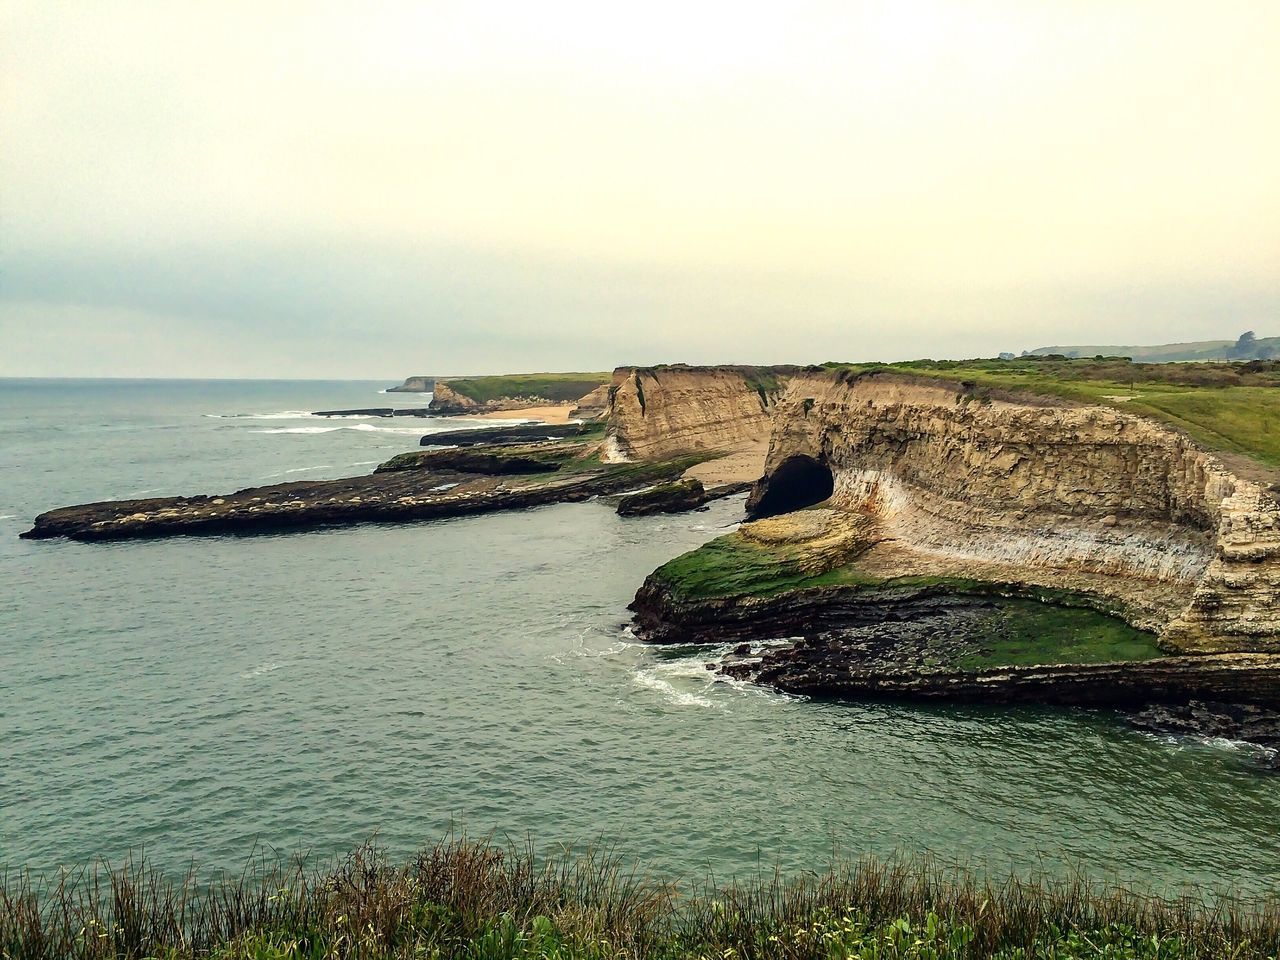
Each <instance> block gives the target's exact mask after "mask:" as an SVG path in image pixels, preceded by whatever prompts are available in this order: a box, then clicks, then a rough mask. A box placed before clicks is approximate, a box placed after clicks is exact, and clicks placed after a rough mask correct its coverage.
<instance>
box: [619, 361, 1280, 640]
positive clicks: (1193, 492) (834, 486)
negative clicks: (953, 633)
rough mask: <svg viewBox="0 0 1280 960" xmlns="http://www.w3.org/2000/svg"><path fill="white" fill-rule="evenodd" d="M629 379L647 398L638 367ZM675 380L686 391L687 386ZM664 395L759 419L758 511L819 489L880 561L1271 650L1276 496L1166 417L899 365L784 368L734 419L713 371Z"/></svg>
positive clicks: (1277, 549) (695, 408)
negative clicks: (1097, 599) (762, 447)
mask: <svg viewBox="0 0 1280 960" xmlns="http://www.w3.org/2000/svg"><path fill="white" fill-rule="evenodd" d="M637 382H638V384H639V385H640V386H641V387H643V389H644V391H645V395H646V398H647V397H648V396H649V393H650V389H651V388H650V381H649V380H648V379H645V378H640V379H639V380H638V381H637ZM623 386H625V383H624V385H623ZM679 388H680V393H681V395H682V398H683V399H684V401H685V402H688V398H689V397H690V396H691V395H692V394H693V393H695V392H696V391H695V387H694V385H693V384H692V383H689V382H687V381H682V382H680V384H679ZM635 389H637V390H638V389H639V388H635ZM618 392H619V394H621V393H622V388H621V387H620V388H619V391H618ZM654 393H655V394H657V393H658V391H657V390H654ZM674 399H675V398H674V396H673V397H672V399H671V400H668V399H664V401H663V402H662V407H661V409H662V410H663V414H662V416H663V422H664V423H672V424H674V429H675V430H676V431H677V432H681V433H682V436H683V437H685V438H690V439H691V438H692V437H693V436H694V435H696V434H697V433H698V426H697V425H698V423H699V422H701V420H702V419H703V417H702V416H700V414H702V412H703V411H704V410H715V411H718V412H719V413H720V415H719V416H717V417H716V418H715V419H714V422H713V425H712V427H711V428H705V427H704V428H702V432H701V436H703V437H707V436H716V437H720V436H724V437H734V436H738V435H740V434H745V433H749V432H755V431H759V430H760V429H762V428H763V424H764V423H769V422H771V424H772V436H771V442H770V448H769V455H768V459H767V462H766V475H765V478H764V479H763V480H762V481H761V482H760V483H759V484H758V485H757V487H756V489H755V490H754V491H753V494H752V498H751V501H750V503H749V508H750V509H752V510H754V511H755V512H757V513H758V514H761V515H764V514H768V513H770V512H777V511H778V510H781V509H790V508H793V507H795V506H800V505H802V504H803V501H804V500H806V499H808V500H809V501H813V500H816V499H822V498H823V497H825V496H827V495H828V494H829V495H830V503H831V505H832V506H835V507H837V508H838V509H842V510H846V511H854V512H858V513H861V514H865V515H867V516H869V517H871V518H872V519H873V520H874V522H875V524H876V525H877V527H878V534H877V537H876V539H877V540H879V541H881V544H880V545H878V546H877V547H875V548H874V549H873V550H872V551H871V553H870V554H869V555H868V559H869V560H870V561H871V562H876V561H877V560H879V561H880V562H881V563H882V564H883V565H884V566H885V567H886V568H887V569H896V570H898V571H899V572H901V571H902V570H913V569H914V570H922V569H923V570H928V571H929V572H940V573H947V574H963V575H967V576H978V577H982V578H984V579H993V580H1001V579H1003V580H1017V581H1024V582H1031V583H1044V584H1049V585H1066V586H1069V587H1071V588H1072V589H1077V590H1081V591H1084V592H1093V593H1096V594H1098V595H1102V596H1108V597H1111V598H1114V599H1118V600H1120V601H1123V602H1124V603H1125V604H1127V606H1128V609H1129V610H1130V612H1131V616H1132V618H1133V619H1134V620H1135V622H1140V623H1141V624H1142V625H1143V626H1145V627H1147V628H1149V629H1154V630H1156V631H1157V632H1158V633H1159V634H1160V638H1161V643H1162V645H1163V646H1165V647H1166V648H1168V649H1171V650H1176V651H1188V652H1191V651H1194V652H1223V651H1272V652H1274V651H1280V601H1278V599H1277V598H1278V597H1280V507H1278V506H1277V503H1276V501H1275V499H1274V498H1273V497H1272V496H1271V495H1270V494H1269V493H1268V492H1266V491H1264V490H1263V489H1262V488H1261V487H1260V486H1259V485H1258V484H1256V483H1254V482H1252V481H1248V480H1244V479H1241V478H1240V477H1238V476H1236V475H1234V474H1233V473H1232V472H1230V471H1229V470H1227V469H1226V468H1225V467H1224V466H1223V464H1222V463H1221V462H1220V461H1219V460H1218V459H1217V458H1215V457H1214V456H1212V455H1211V454H1208V453H1206V452H1205V451H1203V450H1201V449H1199V448H1198V447H1197V446H1196V445H1195V444H1193V443H1192V442H1191V441H1190V440H1189V439H1188V438H1186V437H1185V436H1183V435H1182V434H1180V433H1178V432H1176V431H1174V430H1172V429H1170V428H1168V427H1164V426H1162V425H1159V424H1156V423H1153V422H1151V421H1148V420H1146V419H1143V418H1141V417H1138V416H1134V415H1132V414H1128V413H1124V412H1119V411H1116V410H1113V409H1110V408H1104V407H1095V406H1068V405H1063V404H1056V403H1053V402H1049V401H1040V400H1035V399H1019V398H1012V397H1009V398H1004V399H990V398H979V397H975V396H973V395H972V394H970V393H969V392H967V391H966V390H965V389H964V388H963V387H961V386H959V385H957V384H954V383H952V384H946V383H932V382H926V381H922V380H918V379H915V378H906V377H898V376H894V375H863V376H860V377H858V376H848V375H840V374H838V373H825V372H824V373H814V372H811V373H806V374H801V375H797V376H794V377H792V378H791V379H790V380H789V382H788V385H787V389H786V391H785V393H783V394H780V395H779V396H778V397H777V398H775V399H773V400H772V401H771V402H770V403H768V404H760V411H759V412H758V413H756V412H755V411H751V415H749V416H744V417H743V423H742V424H740V425H739V426H736V427H735V426H733V425H732V424H731V423H730V422H729V421H730V420H731V419H732V416H733V414H734V412H735V411H736V410H737V409H738V407H739V406H740V405H742V400H741V398H740V397H739V396H738V395H737V394H734V393H733V391H730V390H728V389H727V388H726V387H725V386H724V385H722V384H720V383H718V382H717V383H716V385H715V386H714V387H709V388H708V389H707V390H705V391H704V392H703V393H702V394H701V398H700V400H699V401H698V402H697V403H695V404H692V405H691V409H690V411H689V415H688V416H687V417H683V418H681V417H678V416H676V415H675V414H674V412H673V411H671V410H668V405H669V404H670V403H671V402H672V400H674ZM734 400H736V403H735V402H734ZM631 406H633V404H632V403H631V401H628V406H627V407H622V408H621V413H622V415H623V418H624V419H623V423H622V424H621V429H620V430H619V433H620V434H622V435H623V436H625V437H626V438H627V440H628V442H630V443H632V444H633V445H632V446H631V448H630V449H631V450H632V451H635V450H637V449H638V450H639V451H641V452H643V451H644V450H646V449H648V446H647V444H646V441H648V438H649V436H650V434H649V432H648V431H647V430H640V429H637V427H636V426H635V425H634V424H633V422H632V421H634V420H635V413H634V411H633V410H631V409H630V407H631ZM615 409H619V405H615ZM641 419H642V420H643V418H641ZM637 437H638V438H640V440H641V442H640V443H639V444H636V443H635V442H634V439H633V438H637ZM654 445H655V446H659V448H660V444H654Z"/></svg>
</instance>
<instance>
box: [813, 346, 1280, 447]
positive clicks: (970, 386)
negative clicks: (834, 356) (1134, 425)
mask: <svg viewBox="0 0 1280 960" xmlns="http://www.w3.org/2000/svg"><path fill="white" fill-rule="evenodd" d="M826 367H827V368H828V369H833V370H838V371H841V372H842V373H843V374H844V375H845V376H846V377H849V376H855V375H858V374H862V373H874V372H894V373H901V374H906V375H909V376H921V377H930V378H936V379H943V380H953V381H957V382H960V383H961V384H963V385H964V389H965V391H966V392H967V393H968V394H969V395H970V396H971V397H972V398H973V399H974V400H975V401H977V402H982V401H984V400H986V399H989V398H990V397H991V396H992V395H993V391H1005V392H1009V393H1015V394H1016V393H1028V394H1040V395H1043V396H1049V397H1055V398H1061V399H1066V400H1075V401H1080V402H1083V403H1096V404H1102V405H1104V406H1111V407H1114V408H1116V409H1119V410H1127V411H1129V412H1131V413H1136V414H1141V415H1144V416H1147V417H1150V418H1152V419H1154V420H1157V421H1159V422H1162V423H1166V424H1169V425H1171V426H1174V427H1177V428H1179V429H1182V430H1184V431H1186V433H1187V434H1189V435H1190V436H1191V437H1192V438H1193V439H1194V440H1196V441H1197V442H1199V443H1201V444H1202V445H1204V446H1205V447H1206V448H1208V449H1211V450H1222V451H1227V452H1231V453H1238V454H1242V455H1244V456H1248V457H1251V458H1253V459H1255V460H1257V461H1259V462H1260V463H1263V464H1266V465H1267V466H1270V467H1280V363H1276V362H1274V361H1258V362H1252V363H1185V364H1143V363H1130V362H1128V361H1126V360H1120V359H1092V360H1062V359H1055V358H1029V357H1027V358H1022V359H1019V360H954V361H951V360H917V361H911V362H906V363H894V364H827V365H826ZM1114 397H1130V398H1131V399H1129V400H1116V399H1113V398H1114Z"/></svg>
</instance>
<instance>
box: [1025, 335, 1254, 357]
mask: <svg viewBox="0 0 1280 960" xmlns="http://www.w3.org/2000/svg"><path fill="white" fill-rule="evenodd" d="M1054 355H1058V356H1063V357H1072V358H1075V357H1128V358H1130V359H1131V360H1135V361H1137V362H1139V363H1184V362H1190V361H1195V360H1202V361H1203V360H1272V359H1276V358H1280V337H1255V336H1254V334H1253V332H1252V331H1250V332H1248V333H1244V334H1241V336H1240V337H1238V338H1237V339H1235V340H1195V341H1191V342H1190V343H1161V344H1156V345H1147V346H1133V345H1129V346H1115V345H1111V346H1099V345H1092V346H1090V345H1084V346H1067V347H1036V348H1035V349H1034V350H1028V351H1027V352H1026V354H1024V356H1033V357H1048V356H1054ZM1009 356H1012V355H1011V354H1010V355H1009Z"/></svg>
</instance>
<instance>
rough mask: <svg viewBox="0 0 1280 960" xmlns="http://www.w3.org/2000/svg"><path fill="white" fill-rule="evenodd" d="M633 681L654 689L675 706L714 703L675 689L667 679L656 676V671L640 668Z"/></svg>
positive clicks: (707, 705) (694, 694)
mask: <svg viewBox="0 0 1280 960" xmlns="http://www.w3.org/2000/svg"><path fill="white" fill-rule="evenodd" d="M635 682H636V683H637V684H638V685H639V686H642V687H645V688H647V689H649V690H656V691H657V692H658V693H660V694H662V697H663V699H664V700H666V701H667V702H668V703H671V704H673V705H675V706H677V707H714V706H715V703H713V702H712V701H711V700H708V699H707V698H706V697H702V696H699V695H698V694H696V693H686V692H684V691H682V690H677V689H676V688H675V687H674V686H672V685H671V684H670V683H669V682H668V681H666V680H664V679H662V677H660V676H658V671H657V670H656V669H655V670H641V671H639V672H638V673H637V674H636V675H635Z"/></svg>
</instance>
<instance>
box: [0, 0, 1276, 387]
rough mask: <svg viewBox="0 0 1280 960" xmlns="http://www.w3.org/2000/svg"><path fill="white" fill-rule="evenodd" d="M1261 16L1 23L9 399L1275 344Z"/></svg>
mask: <svg viewBox="0 0 1280 960" xmlns="http://www.w3.org/2000/svg"><path fill="white" fill-rule="evenodd" d="M1277 171H1280V4H1278V3H1272V2H1258V0H1216V2H1213V3H1210V2H1207V0H1206V2H1181V0H1159V2H1136V0H1097V2H1095V0H1057V2H1052V3H1050V2H1048V0H1045V2H1038V0H883V2H872V0H839V2H830V3H828V2H806V0H789V2H787V3H780V2H779V3H770V4H756V3H751V2H747V0H735V2H696V0H680V2H666V0H646V2H645V3H642V4H640V3H637V4H622V3H600V2H599V0H584V2H559V0H539V2H537V3H529V2H511V3H497V2H488V0H466V2H459V3H446V2H439V3H432V2H426V0H419V2H413V3H398V2H394V0H382V2H378V3H355V2H351V3H326V2H320V0H310V2H305V3H272V2H269V0H254V2H251V3H239V2H235V0H215V2H202V0H191V2H183V3H162V2H158V0H151V2H131V0H114V2H109V3H108V2H102V3H98V2H94V0H79V2H68V3H30V2H27V0H0V376H123V377H144V376H189V377H350V378H364V377H370V378H390V379H398V378H400V377H404V376H408V375H411V374H462V373H497V372H514V371H524V370H575V369H577V370H581V369H608V368H611V367H613V366H616V365H622V364H639V363H658V362H679V361H684V362H689V363H713V362H724V363H731V362H734V363H774V362H776V363H784V362H791V363H806V362H822V361H826V360H893V359H910V358H918V357H929V356H932V357H973V356H992V355H994V354H996V353H998V352H1000V351H1002V350H1012V351H1015V352H1016V351H1020V350H1023V349H1029V348H1033V347H1036V346H1043V345H1048V344H1070V343H1119V344H1132V343H1160V342H1168V341H1179V340H1187V339H1228V338H1231V339H1234V337H1235V336H1237V335H1238V334H1239V333H1240V332H1242V331H1243V330H1246V329H1254V330H1256V331H1257V332H1258V335H1259V336H1266V335H1277V334H1280V175H1278V174H1277Z"/></svg>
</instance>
